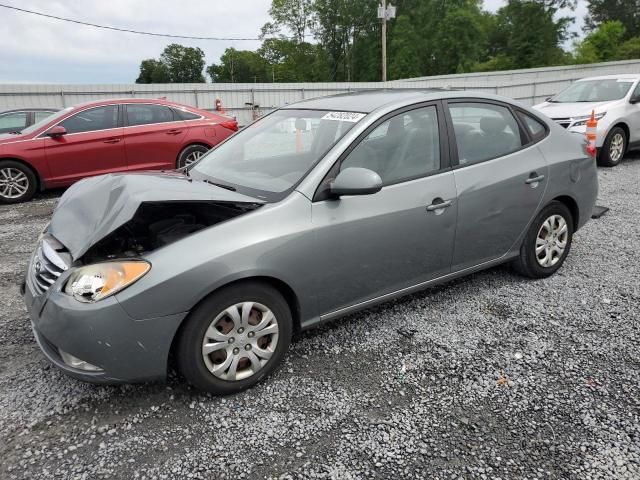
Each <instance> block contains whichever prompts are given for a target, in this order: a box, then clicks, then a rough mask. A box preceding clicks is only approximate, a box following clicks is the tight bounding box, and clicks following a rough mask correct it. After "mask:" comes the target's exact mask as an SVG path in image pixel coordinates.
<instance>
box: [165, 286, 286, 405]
mask: <svg viewBox="0 0 640 480" xmlns="http://www.w3.org/2000/svg"><path fill="white" fill-rule="evenodd" d="M186 322H187V323H186V324H185V325H184V328H183V329H182V331H181V333H180V337H179V339H178V344H177V351H176V357H177V362H178V367H179V370H180V371H181V372H182V374H183V375H184V377H185V378H186V379H187V381H188V382H189V383H190V384H192V385H193V386H195V387H196V388H198V389H200V390H204V391H207V392H211V393H214V394H217V395H228V394H232V393H237V392H241V391H242V390H245V389H247V388H250V387H252V386H254V385H255V384H257V383H258V382H260V381H261V380H262V379H263V378H265V377H266V376H268V375H269V374H271V373H272V372H273V371H274V370H275V369H276V368H277V367H278V366H279V365H280V363H282V360H283V359H284V356H285V354H286V352H287V350H288V348H289V344H290V343H291V334H292V331H293V320H292V317H291V311H290V309H289V306H288V304H287V302H286V301H285V299H284V298H283V297H282V295H281V294H280V293H279V292H278V291H277V290H276V289H274V288H272V287H270V286H269V285H266V284H263V283H258V282H243V283H239V284H236V285H232V286H230V287H226V288H223V289H222V290H219V291H217V292H215V293H213V294H212V295H211V296H209V297H208V298H207V299H205V300H204V301H203V302H202V303H201V304H200V305H198V307H196V309H195V310H193V312H191V314H190V315H189V318H188V319H187V320H186Z"/></svg>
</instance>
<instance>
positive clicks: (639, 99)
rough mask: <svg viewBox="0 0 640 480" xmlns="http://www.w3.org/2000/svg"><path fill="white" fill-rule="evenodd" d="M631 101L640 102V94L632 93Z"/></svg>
mask: <svg viewBox="0 0 640 480" xmlns="http://www.w3.org/2000/svg"><path fill="white" fill-rule="evenodd" d="M629 103H633V104H635V103H640V95H632V96H631V98H630V99H629Z"/></svg>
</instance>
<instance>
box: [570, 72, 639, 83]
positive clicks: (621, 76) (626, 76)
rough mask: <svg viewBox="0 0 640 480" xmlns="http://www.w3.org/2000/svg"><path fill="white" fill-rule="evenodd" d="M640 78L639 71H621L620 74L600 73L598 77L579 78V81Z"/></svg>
mask: <svg viewBox="0 0 640 480" xmlns="http://www.w3.org/2000/svg"><path fill="white" fill-rule="evenodd" d="M618 79H620V80H640V75H639V74H637V73H621V74H619V75H600V76H598V77H587V78H581V79H580V80H577V81H578V82H585V81H589V80H618Z"/></svg>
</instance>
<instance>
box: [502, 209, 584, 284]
mask: <svg viewBox="0 0 640 480" xmlns="http://www.w3.org/2000/svg"><path fill="white" fill-rule="evenodd" d="M554 216H560V217H562V218H563V219H564V222H565V224H566V227H567V230H566V240H565V245H566V246H565V247H564V251H563V252H562V254H561V255H558V254H557V252H555V251H553V256H552V257H547V255H549V253H548V252H547V248H546V246H545V245H544V244H543V245H539V246H544V247H545V249H544V250H543V251H541V252H540V254H541V255H545V257H544V259H542V260H539V259H538V255H537V254H536V247H537V246H538V245H537V240H538V234H539V233H540V234H541V235H545V237H546V234H545V232H547V234H548V229H547V227H546V226H545V228H544V230H543V229H542V226H543V224H545V222H546V221H547V219H551V218H552V217H554ZM564 238H565V237H564V236H563V239H564ZM554 239H555V237H553V238H549V239H548V241H549V242H553V241H554ZM572 240H573V215H571V211H570V210H569V209H568V208H567V206H566V205H564V204H563V203H561V202H557V201H554V202H551V203H550V204H549V205H547V206H546V207H544V208H543V209H542V211H540V213H539V214H538V215H537V216H536V218H535V220H534V221H533V222H532V223H531V226H530V227H529V230H528V231H527V234H526V236H525V238H524V241H523V242H522V246H521V247H520V255H519V256H518V258H517V259H516V260H515V261H514V262H513V266H514V268H515V270H516V271H517V272H518V273H520V274H521V275H524V276H526V277H530V278H546V277H548V276H550V275H553V274H554V273H555V272H556V271H558V269H559V268H560V267H561V266H562V264H563V263H564V261H565V259H566V258H567V255H569V251H570V250H571V242H572ZM541 241H546V238H545V239H544V240H541ZM550 244H551V245H552V243H550ZM547 258H549V259H550V262H549V265H547V266H545V265H543V264H542V263H544V260H545V259H547ZM551 262H552V263H551Z"/></svg>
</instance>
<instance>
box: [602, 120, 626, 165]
mask: <svg viewBox="0 0 640 480" xmlns="http://www.w3.org/2000/svg"><path fill="white" fill-rule="evenodd" d="M626 151H627V134H626V133H625V131H624V130H623V129H622V128H620V127H614V128H612V129H611V131H610V132H609V135H607V138H606V139H605V140H604V143H603V144H602V148H601V149H600V151H599V152H598V165H600V166H602V167H615V166H616V165H618V164H619V163H620V160H622V157H624V154H625V152H626Z"/></svg>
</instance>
